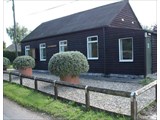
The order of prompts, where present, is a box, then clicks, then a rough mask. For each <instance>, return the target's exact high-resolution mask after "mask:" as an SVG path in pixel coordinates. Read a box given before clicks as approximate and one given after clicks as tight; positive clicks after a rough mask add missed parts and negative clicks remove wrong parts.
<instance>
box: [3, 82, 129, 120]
mask: <svg viewBox="0 0 160 120" xmlns="http://www.w3.org/2000/svg"><path fill="white" fill-rule="evenodd" d="M3 93H4V96H6V97H8V98H10V99H12V100H14V101H16V102H17V103H18V104H20V105H22V106H25V107H28V108H32V109H33V110H38V111H43V112H46V113H48V114H50V115H53V116H54V117H58V118H59V117H60V118H63V119H69V120H129V118H128V117H124V116H120V115H115V114H110V113H107V112H102V111H98V110H97V111H95V110H89V111H86V110H85V109H84V108H83V107H80V106H77V105H75V104H73V102H68V103H67V102H63V101H60V100H54V99H53V98H51V97H49V96H46V95H44V94H41V93H39V92H36V91H34V90H31V89H28V88H25V87H22V86H20V85H17V84H11V83H8V82H4V83H3Z"/></svg>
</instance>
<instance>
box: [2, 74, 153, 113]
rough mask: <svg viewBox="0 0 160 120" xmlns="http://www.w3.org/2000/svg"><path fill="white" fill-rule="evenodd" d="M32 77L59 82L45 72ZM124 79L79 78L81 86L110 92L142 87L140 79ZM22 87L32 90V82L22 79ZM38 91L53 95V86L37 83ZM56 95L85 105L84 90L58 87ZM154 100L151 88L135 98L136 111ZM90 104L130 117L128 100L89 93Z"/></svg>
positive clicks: (16, 78) (6, 76)
mask: <svg viewBox="0 0 160 120" xmlns="http://www.w3.org/2000/svg"><path fill="white" fill-rule="evenodd" d="M33 76H37V77H42V78H48V79H53V80H59V78H58V77H56V76H53V75H50V74H49V73H46V72H33ZM4 79H8V75H4ZM12 79H13V80H14V82H17V83H19V78H18V77H16V76H12ZM120 79H122V80H120ZM125 79H126V78H116V77H115V78H114V77H112V78H108V77H100V76H95V77H93V76H92V77H86V76H81V77H80V81H81V84H83V85H88V86H95V87H100V88H107V89H112V90H120V91H129V92H132V91H135V90H137V89H139V88H141V87H143V86H142V85H140V84H139V83H138V82H139V81H140V79H128V78H127V79H128V81H129V82H127V80H125ZM112 81H114V82H112ZM115 81H116V82H115ZM23 85H25V86H29V87H31V88H34V81H32V80H29V79H23ZM38 89H39V90H41V91H45V92H47V93H51V94H54V91H53V85H52V84H49V83H45V82H40V81H39V82H38ZM58 95H59V96H61V97H64V98H67V99H69V100H73V101H76V102H80V103H85V98H84V97H85V92H84V90H80V89H75V88H69V87H62V86H59V87H58ZM154 99H155V88H152V89H150V90H148V91H146V92H145V93H144V94H141V95H139V96H138V97H137V101H138V110H141V109H142V108H144V107H145V106H147V105H148V104H149V103H150V102H152V101H153V100H154ZM90 104H91V106H94V107H98V108H101V109H105V110H107V111H111V112H115V113H120V114H124V115H130V98H125V97H119V96H113V95H107V94H102V93H96V92H90Z"/></svg>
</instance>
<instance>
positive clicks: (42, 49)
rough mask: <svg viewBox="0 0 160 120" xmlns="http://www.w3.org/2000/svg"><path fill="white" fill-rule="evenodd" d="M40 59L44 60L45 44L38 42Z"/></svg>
mask: <svg viewBox="0 0 160 120" xmlns="http://www.w3.org/2000/svg"><path fill="white" fill-rule="evenodd" d="M40 60H46V44H40Z"/></svg>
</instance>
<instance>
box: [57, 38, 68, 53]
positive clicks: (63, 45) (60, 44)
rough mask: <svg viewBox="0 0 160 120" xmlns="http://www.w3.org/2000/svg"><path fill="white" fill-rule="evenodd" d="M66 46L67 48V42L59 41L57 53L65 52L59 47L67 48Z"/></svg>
mask: <svg viewBox="0 0 160 120" xmlns="http://www.w3.org/2000/svg"><path fill="white" fill-rule="evenodd" d="M63 42H66V44H62V43H63ZM67 46H68V42H67V40H61V41H59V52H65V51H61V47H67Z"/></svg>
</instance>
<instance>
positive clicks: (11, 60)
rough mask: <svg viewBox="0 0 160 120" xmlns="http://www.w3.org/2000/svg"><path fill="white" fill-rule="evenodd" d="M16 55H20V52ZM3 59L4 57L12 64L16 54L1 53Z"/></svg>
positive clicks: (9, 52)
mask: <svg viewBox="0 0 160 120" xmlns="http://www.w3.org/2000/svg"><path fill="white" fill-rule="evenodd" d="M18 55H21V52H18ZM3 57H6V58H8V59H9V60H10V62H11V63H12V62H13V61H14V59H15V58H16V54H15V52H14V51H13V52H11V51H3Z"/></svg>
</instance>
